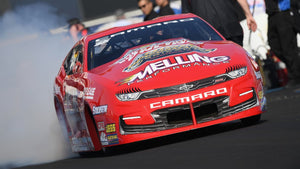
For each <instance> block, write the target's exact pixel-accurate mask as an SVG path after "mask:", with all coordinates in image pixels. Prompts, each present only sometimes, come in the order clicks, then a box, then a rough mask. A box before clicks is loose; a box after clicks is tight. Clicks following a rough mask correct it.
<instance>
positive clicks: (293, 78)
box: [265, 0, 300, 86]
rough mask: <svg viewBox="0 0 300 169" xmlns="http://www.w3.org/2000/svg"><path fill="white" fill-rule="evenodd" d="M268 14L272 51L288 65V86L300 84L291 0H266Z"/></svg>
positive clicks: (269, 38) (299, 67)
mask: <svg viewBox="0 0 300 169" xmlns="http://www.w3.org/2000/svg"><path fill="white" fill-rule="evenodd" d="M265 4H266V13H267V14H268V42H269V46H270V48H271V51H272V52H274V53H275V55H276V56H277V57H278V58H279V59H280V60H282V61H283V62H284V63H285V64H286V67H287V70H288V77H289V82H288V84H287V85H288V86H294V85H296V84H300V58H299V55H298V51H297V50H298V47H297V33H296V27H295V20H294V17H293V13H292V12H291V2H290V0H265Z"/></svg>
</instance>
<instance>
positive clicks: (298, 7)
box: [291, 0, 300, 33]
mask: <svg viewBox="0 0 300 169" xmlns="http://www.w3.org/2000/svg"><path fill="white" fill-rule="evenodd" d="M291 9H292V11H293V14H294V20H295V22H296V23H295V24H296V25H295V26H296V31H297V33H300V1H299V0H291Z"/></svg>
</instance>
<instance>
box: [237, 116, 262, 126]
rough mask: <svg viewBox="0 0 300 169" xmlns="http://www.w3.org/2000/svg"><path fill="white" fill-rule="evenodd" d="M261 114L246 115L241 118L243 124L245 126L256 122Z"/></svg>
mask: <svg viewBox="0 0 300 169" xmlns="http://www.w3.org/2000/svg"><path fill="white" fill-rule="evenodd" d="M260 118H261V115H260V114H259V115H255V116H251V117H247V118H244V119H241V121H242V123H243V125H245V126H250V125H253V124H257V123H258V122H259V121H260Z"/></svg>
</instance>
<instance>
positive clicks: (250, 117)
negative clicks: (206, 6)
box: [54, 14, 266, 152]
mask: <svg viewBox="0 0 300 169" xmlns="http://www.w3.org/2000/svg"><path fill="white" fill-rule="evenodd" d="M265 102H266V100H265V96H264V92H263V85H262V76H261V73H260V70H259V66H258V65H257V63H256V62H255V61H254V60H253V58H252V57H251V56H250V55H249V54H248V53H247V52H246V51H245V50H244V49H243V48H242V47H241V46H239V45H237V44H235V43H233V42H230V41H226V40H225V39H224V38H223V37H222V35H220V34H219V33H218V32H217V31H216V30H215V29H214V28H213V27H211V26H210V25H209V24H208V23H206V22H205V21H204V20H202V19H201V18H199V17H197V16H195V15H193V14H182V15H173V16H167V17H161V18H158V19H155V20H152V21H147V22H142V23H138V24H134V25H129V26H125V27H117V28H112V29H109V30H106V31H103V32H98V33H95V34H92V35H88V36H86V37H84V38H82V39H81V40H80V41H79V42H77V43H76V44H75V45H74V47H73V48H72V49H71V51H70V52H69V53H68V55H67V56H66V58H65V60H64V61H63V64H62V66H61V67H60V70H59V72H58V75H57V76H56V78H55V84H54V103H55V108H56V112H57V116H58V119H59V122H60V124H61V125H62V127H63V130H64V132H65V133H67V136H68V138H69V141H70V143H71V146H72V150H73V151H74V152H89V151H99V150H102V149H104V148H105V147H110V146H115V145H121V144H127V143H132V142H137V141H141V140H146V139H151V138H155V137H161V136H165V135H170V134H174V133H179V132H184V131H188V130H193V129H198V128H202V127H206V126H211V125H214V124H219V123H224V122H228V121H232V120H237V119H241V121H242V122H243V123H246V124H253V123H256V122H258V121H259V120H260V117H261V113H263V112H264V111H265V110H264V109H265Z"/></svg>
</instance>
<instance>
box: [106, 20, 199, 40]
mask: <svg viewBox="0 0 300 169" xmlns="http://www.w3.org/2000/svg"><path fill="white" fill-rule="evenodd" d="M194 20H195V19H194V18H186V19H178V20H172V21H166V22H160V23H154V24H151V25H147V26H141V27H137V28H133V29H128V30H126V31H122V32H118V33H115V34H112V35H110V38H112V37H115V36H119V35H124V34H126V33H131V32H136V31H139V30H143V29H150V28H153V27H157V26H162V25H170V24H174V23H179V22H189V21H194Z"/></svg>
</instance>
